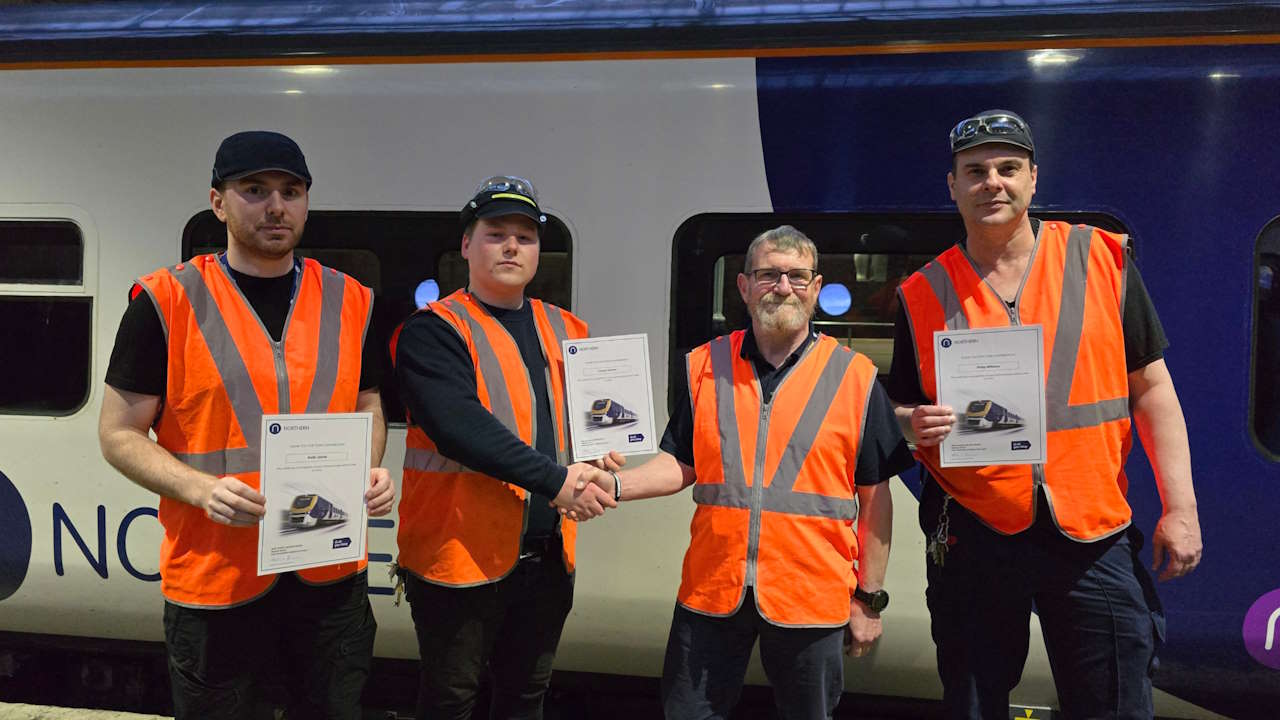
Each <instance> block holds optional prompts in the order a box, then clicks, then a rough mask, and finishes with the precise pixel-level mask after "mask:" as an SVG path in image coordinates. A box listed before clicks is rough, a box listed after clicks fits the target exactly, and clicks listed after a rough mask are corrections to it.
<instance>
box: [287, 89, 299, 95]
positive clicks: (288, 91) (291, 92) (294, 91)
mask: <svg viewBox="0 0 1280 720" xmlns="http://www.w3.org/2000/svg"><path fill="white" fill-rule="evenodd" d="M284 94H285V95H301V94H302V91H301V90H285V91H284Z"/></svg>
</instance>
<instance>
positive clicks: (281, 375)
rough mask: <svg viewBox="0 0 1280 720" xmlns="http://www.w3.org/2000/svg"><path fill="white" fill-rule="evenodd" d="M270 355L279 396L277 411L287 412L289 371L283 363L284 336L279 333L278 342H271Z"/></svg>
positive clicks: (288, 404)
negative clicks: (273, 363) (274, 368)
mask: <svg viewBox="0 0 1280 720" xmlns="http://www.w3.org/2000/svg"><path fill="white" fill-rule="evenodd" d="M271 357H272V359H273V360H274V361H275V365H276V392H277V393H278V394H279V398H280V408H279V411H280V412H282V413H287V412H289V411H290V409H291V408H290V403H289V371H288V369H287V368H286V367H285V364H284V336H283V334H282V335H281V338H280V342H272V343H271Z"/></svg>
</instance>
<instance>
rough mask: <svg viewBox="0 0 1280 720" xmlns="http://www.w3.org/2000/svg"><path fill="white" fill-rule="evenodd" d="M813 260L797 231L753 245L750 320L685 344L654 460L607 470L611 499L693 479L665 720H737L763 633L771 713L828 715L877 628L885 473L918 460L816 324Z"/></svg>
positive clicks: (881, 605) (776, 233)
mask: <svg viewBox="0 0 1280 720" xmlns="http://www.w3.org/2000/svg"><path fill="white" fill-rule="evenodd" d="M817 266H818V251H817V247H816V246H815V245H814V243H813V241H811V240H810V239H809V238H808V237H806V236H805V235H804V234H803V233H801V232H800V231H799V230H796V229H795V228H793V227H791V226H788V225H783V226H781V227H778V228H774V229H773V230H769V231H767V232H764V233H762V234H761V235H759V236H758V237H757V238H755V240H753V241H752V242H751V245H750V246H749V247H748V248H747V255H746V267H745V269H744V270H743V272H742V273H741V274H739V275H738V292H739V293H740V294H741V296H742V300H743V302H744V303H746V306H747V310H748V312H749V314H750V316H751V327H750V328H748V329H746V330H739V331H737V332H734V333H731V334H729V335H724V336H721V337H718V338H716V339H714V340H712V341H711V342H709V343H707V344H705V345H702V346H700V347H697V348H694V349H693V351H692V352H690V353H689V355H688V357H687V358H686V365H685V367H686V368H687V371H688V378H687V381H688V398H687V400H686V401H684V402H679V403H676V410H675V414H674V415H673V416H672V418H671V421H670V423H669V424H668V425H667V430H666V433H665V435H664V436H663V438H662V443H661V448H662V450H661V452H660V453H659V454H658V456H657V457H656V458H655V459H653V460H651V461H649V462H647V463H645V464H644V465H641V466H640V467H638V468H635V469H634V470H625V471H622V472H621V473H619V474H617V475H615V476H614V478H613V479H614V484H613V485H612V486H611V488H612V489H613V490H614V491H615V494H616V495H617V496H618V497H619V498H620V499H621V500H640V499H644V498H650V497H657V496H662V495H671V494H673V493H676V492H678V491H680V490H682V489H684V488H686V487H688V486H689V485H693V501H694V502H695V503H697V509H696V510H695V512H694V516H693V524H692V526H691V535H692V537H691V539H690V543H689V549H688V551H687V553H686V554H685V559H684V572H683V574H682V579H681V583H680V590H679V594H678V597H677V602H676V608H675V615H674V617H673V618H672V621H671V633H670V635H669V637H668V640H667V652H666V660H665V663H664V665H663V670H662V704H663V709H664V711H665V713H666V717H667V718H668V719H669V720H684V719H686V718H687V719H689V720H693V719H695V718H696V719H698V720H702V719H704V718H727V717H729V715H730V712H731V711H732V709H733V706H734V705H735V704H736V703H737V700H738V696H739V694H740V693H741V690H742V683H743V679H744V676H745V674H746V670H747V661H748V660H749V659H750V657H751V650H752V647H753V646H754V645H755V643H756V640H757V638H758V639H759V641H760V657H761V660H762V661H763V663H764V669H765V673H766V674H767V675H768V676H769V681H770V683H772V685H773V688H774V702H775V704H776V706H777V709H778V713H779V715H780V716H781V717H782V718H786V719H788V720H790V719H793V718H794V719H796V720H800V719H804V720H811V719H813V718H828V717H831V715H832V713H833V712H834V711H835V707H836V704H837V703H838V702H839V701H840V694H841V692H842V691H843V689H844V662H843V658H842V657H841V645H842V640H843V639H844V638H845V636H846V635H847V636H849V639H850V646H849V653H850V654H851V655H853V656H855V657H860V656H863V655H865V654H867V653H869V652H870V651H871V649H872V647H873V645H874V644H875V642H876V640H877V638H879V637H880V629H881V628H880V613H881V612H882V611H883V610H884V609H885V607H886V606H887V605H888V602H889V594H888V593H887V592H886V591H885V590H884V588H883V583H884V573H885V566H886V564H887V563H888V559H889V540H890V533H891V531H892V517H893V505H892V500H891V498H890V495H889V483H888V482H887V481H888V480H889V478H891V477H892V476H894V475H896V474H898V473H899V472H901V471H902V470H904V469H906V468H908V467H910V466H911V464H912V460H911V455H910V452H909V451H908V449H907V444H906V441H905V440H904V439H903V437H902V433H901V431H900V430H899V429H898V426H897V423H896V422H895V421H894V417H893V408H892V406H891V405H890V403H889V399H888V397H887V396H886V395H885V393H884V390H883V389H881V387H880V385H879V383H878V382H877V381H876V369H875V366H874V365H872V364H871V361H870V360H868V359H867V358H866V356H863V355H859V354H857V353H855V352H853V351H851V350H850V349H849V348H847V347H845V346H843V345H842V344H841V343H840V342H838V341H837V340H835V339H834V338H831V337H828V336H826V335H822V334H820V333H816V332H814V331H813V328H812V326H811V325H810V320H811V318H812V317H813V311H814V306H815V304H816V303H817V300H818V293H819V292H820V291H821V290H822V276H821V275H819V274H818V272H817ZM855 523H856V530H855V528H854V526H855ZM855 563H856V567H855Z"/></svg>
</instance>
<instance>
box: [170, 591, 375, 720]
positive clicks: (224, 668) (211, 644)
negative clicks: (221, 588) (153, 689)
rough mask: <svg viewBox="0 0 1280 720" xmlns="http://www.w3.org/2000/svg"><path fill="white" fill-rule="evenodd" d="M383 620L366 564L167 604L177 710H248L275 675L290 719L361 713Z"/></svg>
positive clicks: (212, 718) (193, 713) (348, 717)
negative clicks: (236, 595) (247, 596)
mask: <svg viewBox="0 0 1280 720" xmlns="http://www.w3.org/2000/svg"><path fill="white" fill-rule="evenodd" d="M377 627H378V626H377V623H376V622H375V621H374V619H373V608H372V607H370V605H369V585H368V580H367V578H366V576H365V573H363V572H362V573H359V574H357V575H355V576H354V577H352V578H348V579H346V580H341V581H339V582H336V583H333V584H330V585H307V584H306V583H304V582H302V581H301V580H299V579H298V578H297V577H296V576H294V574H293V573H283V574H281V575H280V578H279V580H277V581H276V584H275V586H274V587H272V588H271V590H269V591H267V594H266V595H264V596H262V597H260V598H258V599H257V600H254V601H252V602H250V603H247V604H245V605H240V606H238V607H232V608H226V609H223V610H202V609H195V608H189V607H183V606H181V605H174V604H173V603H169V602H166V603H165V606H164V639H165V646H166V648H167V649H168V652H169V679H170V681H171V682H172V684H173V706H174V715H175V717H176V718H177V720H183V719H184V718H191V719H193V720H195V719H198V720H222V719H223V718H226V719H227V720H231V719H239V718H249V717H251V716H252V712H253V706H254V701H255V699H256V698H255V695H256V689H257V688H256V685H257V684H258V683H259V682H260V681H261V680H262V679H263V678H268V677H275V678H277V679H278V680H279V681H280V682H281V683H282V684H283V685H284V686H285V687H286V688H287V690H288V692H289V700H288V716H287V717H289V718H291V719H294V718H298V719H300V718H329V719H331V720H337V719H339V718H340V719H342V720H359V718H360V715H361V709H360V693H361V691H363V690H364V684H365V680H367V679H368V677H369V667H370V664H371V662H372V659H373V636H374V633H375V631H376V630H377Z"/></svg>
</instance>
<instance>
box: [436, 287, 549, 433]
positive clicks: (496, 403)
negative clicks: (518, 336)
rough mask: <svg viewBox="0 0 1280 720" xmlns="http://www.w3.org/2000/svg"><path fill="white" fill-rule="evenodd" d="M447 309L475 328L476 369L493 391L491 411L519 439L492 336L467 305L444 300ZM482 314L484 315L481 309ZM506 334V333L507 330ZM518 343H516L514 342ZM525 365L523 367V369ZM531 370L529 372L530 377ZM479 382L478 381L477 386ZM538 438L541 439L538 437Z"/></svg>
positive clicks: (513, 408)
mask: <svg viewBox="0 0 1280 720" xmlns="http://www.w3.org/2000/svg"><path fill="white" fill-rule="evenodd" d="M442 302H443V303H444V306H445V307H447V308H449V309H450V310H452V311H453V312H454V313H456V314H457V315H458V316H460V317H461V318H462V319H463V320H464V321H465V322H466V323H467V325H468V327H470V329H471V344H472V345H473V346H474V347H475V349H476V358H477V361H478V362H479V364H480V366H479V367H477V368H476V370H477V371H478V372H479V373H480V375H482V376H483V377H484V382H485V387H486V388H488V390H489V412H490V413H492V414H493V416H494V417H496V418H498V422H500V423H502V425H503V427H505V428H507V429H508V430H510V431H511V433H512V434H513V435H515V436H516V437H519V436H520V427H519V425H517V424H516V410H515V407H514V406H513V405H512V404H511V394H510V393H509V392H508V391H507V380H506V377H505V376H504V375H503V374H502V364H501V363H500V362H498V355H497V353H496V352H495V351H494V349H493V345H491V344H490V343H489V336H488V335H486V334H485V332H484V327H483V326H481V325H480V322H479V321H478V320H477V319H476V318H475V317H473V316H472V314H471V308H470V307H469V306H468V305H467V304H466V303H461V302H455V301H453V300H444V301H442ZM480 312H484V311H483V310H481V311H480ZM504 332H505V331H504ZM512 342H513V343H514V342H515V341H514V340H513V341H512ZM523 365H524V364H523V363H521V367H523ZM527 373H528V371H526V374H527ZM478 383H479V381H478V380H477V385H478ZM534 437H537V436H536V435H535V436H534Z"/></svg>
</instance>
